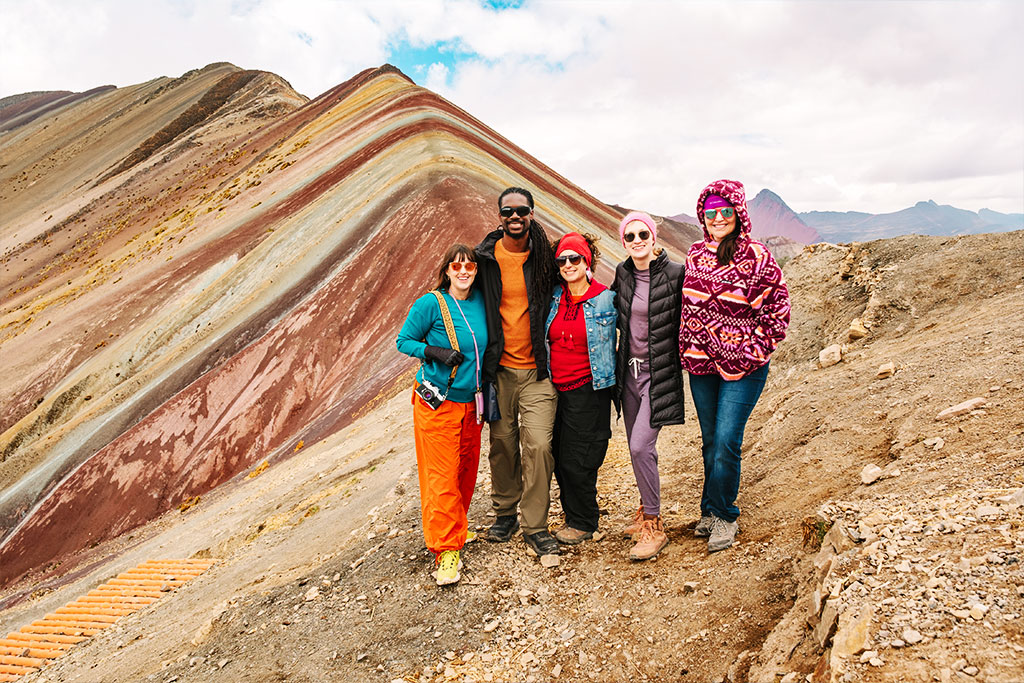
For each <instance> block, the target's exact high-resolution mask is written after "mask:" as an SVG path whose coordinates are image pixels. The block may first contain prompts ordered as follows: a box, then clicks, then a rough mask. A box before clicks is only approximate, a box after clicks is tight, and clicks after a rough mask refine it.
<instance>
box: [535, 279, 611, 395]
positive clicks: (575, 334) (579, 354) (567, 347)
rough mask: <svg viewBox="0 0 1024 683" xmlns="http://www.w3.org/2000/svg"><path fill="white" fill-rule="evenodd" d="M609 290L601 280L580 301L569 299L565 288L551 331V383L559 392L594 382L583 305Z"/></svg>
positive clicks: (549, 333) (549, 332)
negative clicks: (592, 380)
mask: <svg viewBox="0 0 1024 683" xmlns="http://www.w3.org/2000/svg"><path fill="white" fill-rule="evenodd" d="M606 289H608V288H607V287H605V286H604V285H602V284H601V283H600V282H598V281H597V280H594V281H593V282H591V283H590V288H589V289H588V290H587V291H586V292H585V293H584V294H583V296H581V297H580V298H578V299H573V298H572V297H570V295H569V288H568V287H566V286H565V284H564V283H563V285H562V297H561V298H560V299H559V300H558V310H557V311H556V312H555V317H554V319H552V321H551V327H549V328H548V341H549V342H550V343H551V382H552V383H553V384H554V385H555V388H556V389H558V390H559V391H568V390H570V389H576V388H578V387H581V386H583V385H584V384H586V383H587V382H590V381H591V379H592V377H591V372H590V353H589V351H588V350H587V321H586V319H584V317H583V302H584V301H586V300H587V299H592V298H594V297H595V296H597V295H598V294H600V293H601V292H603V291H604V290H606Z"/></svg>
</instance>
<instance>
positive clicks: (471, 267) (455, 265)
mask: <svg viewBox="0 0 1024 683" xmlns="http://www.w3.org/2000/svg"><path fill="white" fill-rule="evenodd" d="M448 266H449V267H450V268H451V269H452V270H454V271H455V272H456V273H458V272H459V271H460V270H462V269H463V268H465V269H466V272H467V273H475V272H476V263H474V262H473V261H452V262H451V263H449V264H448Z"/></svg>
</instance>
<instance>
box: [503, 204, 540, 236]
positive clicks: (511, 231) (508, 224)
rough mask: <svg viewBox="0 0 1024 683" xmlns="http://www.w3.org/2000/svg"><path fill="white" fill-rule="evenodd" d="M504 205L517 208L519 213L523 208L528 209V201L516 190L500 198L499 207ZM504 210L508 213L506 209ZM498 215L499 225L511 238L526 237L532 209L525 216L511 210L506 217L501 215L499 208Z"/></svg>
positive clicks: (504, 206) (531, 218) (531, 217)
mask: <svg viewBox="0 0 1024 683" xmlns="http://www.w3.org/2000/svg"><path fill="white" fill-rule="evenodd" d="M506 207H509V208H512V209H519V212H520V213H521V212H522V210H523V209H530V202H529V200H528V199H527V198H526V197H524V196H523V195H521V194H519V193H518V192H512V193H510V194H507V195H505V196H504V197H502V198H501V209H505V208H506ZM520 207H522V208H520ZM505 212H506V213H508V211H507V210H506V211H505ZM498 216H499V218H500V219H501V227H502V228H503V229H504V230H505V234H506V235H508V236H509V237H511V238H512V239H515V240H518V239H523V238H524V237H526V235H527V233H528V232H529V230H530V221H531V220H533V209H530V210H529V212H528V213H527V214H526V215H525V216H520V215H519V213H517V212H515V211H513V212H512V215H510V216H508V217H506V216H502V215H501V212H500V210H499V214H498Z"/></svg>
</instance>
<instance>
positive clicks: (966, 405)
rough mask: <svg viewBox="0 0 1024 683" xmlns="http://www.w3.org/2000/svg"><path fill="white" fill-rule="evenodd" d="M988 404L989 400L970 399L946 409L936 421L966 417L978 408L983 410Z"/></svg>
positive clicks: (937, 416) (936, 417)
mask: <svg viewBox="0 0 1024 683" xmlns="http://www.w3.org/2000/svg"><path fill="white" fill-rule="evenodd" d="M986 403H988V400H987V399H984V398H981V397H980V396H978V397H976V398H970V399H967V400H966V401H964V402H963V403H957V404H956V405H955V406H950V407H949V408H946V409H945V410H943V411H942V412H941V413H939V414H938V415H936V416H935V419H936V420H948V419H950V418H953V417H957V416H958V415H966V414H967V413H969V412H971V411H972V410H977V409H978V408H981V407H982V406H984V405H985V404H986Z"/></svg>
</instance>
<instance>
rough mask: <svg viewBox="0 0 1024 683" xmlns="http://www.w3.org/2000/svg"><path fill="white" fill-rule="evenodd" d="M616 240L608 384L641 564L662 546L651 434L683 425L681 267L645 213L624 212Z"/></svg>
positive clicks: (635, 549) (633, 551) (665, 540)
mask: <svg viewBox="0 0 1024 683" xmlns="http://www.w3.org/2000/svg"><path fill="white" fill-rule="evenodd" d="M619 236H620V237H621V238H622V244H623V246H625V248H626V253H628V254H629V258H627V259H626V260H625V261H623V262H622V263H620V264H619V265H618V266H617V267H616V269H615V282H614V283H612V286H611V288H612V290H614V291H615V292H617V293H618V296H617V297H616V299H615V305H616V307H617V308H618V314H619V315H618V329H619V346H618V352H617V358H616V363H615V374H616V382H615V384H616V386H617V387H621V389H620V391H621V397H622V412H623V413H624V416H625V421H626V436H627V438H628V440H629V455H630V459H631V460H632V461H633V474H634V475H635V476H636V484H637V488H638V489H639V490H640V508H639V509H638V510H637V512H636V515H635V517H634V518H633V523H632V524H631V525H630V526H628V527H627V528H626V529H625V533H626V534H627V535H629V536H631V537H632V539H633V541H634V542H635V545H634V546H633V548H632V549H631V550H630V553H629V557H630V559H632V560H647V559H650V558H652V557H654V556H655V555H657V554H658V553H660V552H661V550H662V549H663V548H664V547H665V545H666V544H667V543H668V536H666V534H665V528H664V525H663V524H662V521H661V479H660V477H659V476H658V450H657V442H658V432H659V431H660V430H661V427H662V426H663V425H671V424H682V422H683V373H682V366H681V364H680V360H679V341H678V335H679V322H680V317H679V316H680V306H681V292H682V285H683V266H682V264H679V263H676V262H675V261H671V260H669V258H668V254H666V253H665V251H664V250H662V249H661V248H660V247H656V246H655V243H656V242H657V239H658V227H657V224H656V223H655V222H654V219H653V218H651V217H650V216H649V215H647V214H646V213H640V212H633V213H630V214H627V215H626V217H625V218H623V219H622V222H621V223H620V224H619Z"/></svg>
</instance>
